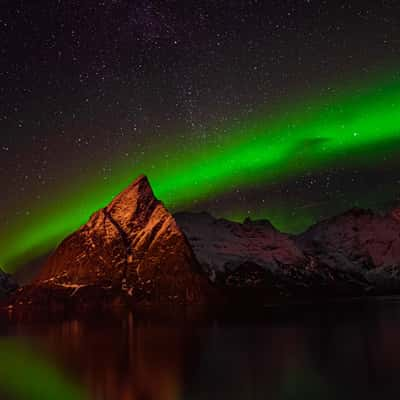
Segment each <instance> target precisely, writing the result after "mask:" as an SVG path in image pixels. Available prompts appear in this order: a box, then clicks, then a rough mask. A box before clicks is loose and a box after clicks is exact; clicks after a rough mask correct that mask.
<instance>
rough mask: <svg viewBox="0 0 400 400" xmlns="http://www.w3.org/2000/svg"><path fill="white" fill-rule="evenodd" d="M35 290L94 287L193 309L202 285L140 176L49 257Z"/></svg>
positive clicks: (191, 258)
mask: <svg viewBox="0 0 400 400" xmlns="http://www.w3.org/2000/svg"><path fill="white" fill-rule="evenodd" d="M35 285H36V286H41V285H42V286H49V285H50V286H52V287H63V288H70V289H71V290H73V295H75V294H76V292H78V291H80V290H82V288H85V286H89V285H92V286H93V285H94V286H97V287H99V286H101V287H103V288H110V289H114V290H121V291H122V292H124V293H126V294H128V295H129V296H130V297H132V298H133V299H135V300H137V301H148V302H151V303H154V302H156V303H157V302H173V303H198V302H203V301H205V292H206V291H207V289H208V281H207V280H206V279H205V278H204V277H203V276H202V275H201V274H200V273H199V266H198V264H197V262H196V260H195V258H194V256H193V253H192V250H191V248H190V246H189V245H188V243H187V240H186V237H185V235H184V234H183V233H182V231H181V230H180V228H179V227H178V226H177V224H176V222H175V219H174V218H173V216H172V215H171V214H170V213H169V212H168V211H167V210H166V209H165V207H164V206H163V204H162V203H161V202H160V201H158V200H157V199H156V198H155V197H154V194H153V191H152V189H151V187H150V185H149V182H148V180H147V178H146V177H145V176H140V177H139V178H138V179H137V180H136V181H135V182H133V183H132V184H131V185H130V186H129V187H128V188H127V189H126V190H125V191H123V192H122V193H121V194H119V195H118V196H117V197H115V199H114V200H113V201H112V202H111V203H110V204H109V205H108V206H107V207H105V208H103V209H102V210H99V211H98V212H96V213H95V214H93V216H92V217H91V218H90V220H89V222H88V223H87V224H85V225H84V226H83V227H81V228H80V229H79V230H78V231H77V232H75V233H73V234H72V235H71V236H69V237H68V238H67V239H65V240H64V241H63V242H62V243H61V245H60V246H59V247H58V248H57V249H56V251H55V252H54V253H53V254H52V255H51V256H50V257H49V259H48V261H47V262H46V263H45V265H44V267H43V269H42V271H41V272H40V274H39V276H38V278H37V280H36V282H35Z"/></svg>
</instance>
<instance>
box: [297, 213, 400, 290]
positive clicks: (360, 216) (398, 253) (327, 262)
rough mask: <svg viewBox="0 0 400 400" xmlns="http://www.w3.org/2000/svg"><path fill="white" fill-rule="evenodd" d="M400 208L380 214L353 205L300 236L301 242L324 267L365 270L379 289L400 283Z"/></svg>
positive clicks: (364, 272) (363, 273)
mask: <svg viewBox="0 0 400 400" xmlns="http://www.w3.org/2000/svg"><path fill="white" fill-rule="evenodd" d="M398 216H399V213H398V210H397V211H396V210H394V211H393V212H391V213H389V214H387V215H380V214H377V213H374V212H372V211H370V210H362V209H353V210H350V211H348V212H346V213H344V214H342V215H339V216H337V217H334V218H331V219H328V220H326V221H322V222H320V223H318V224H316V225H314V226H313V227H311V228H310V229H309V230H308V231H306V232H305V233H303V234H302V235H300V236H298V237H297V239H296V242H297V244H298V245H299V247H300V248H302V249H303V251H304V253H305V254H307V255H312V257H314V258H315V260H316V262H317V263H318V264H319V265H320V266H321V267H326V266H328V267H329V268H331V269H333V270H336V271H343V272H349V271H352V272H354V273H358V274H362V275H363V276H364V277H365V279H366V281H367V282H368V283H369V284H371V285H372V286H373V287H376V288H378V289H379V290H385V289H389V288H390V287H392V288H395V287H397V288H399V287H400V219H399V218H398Z"/></svg>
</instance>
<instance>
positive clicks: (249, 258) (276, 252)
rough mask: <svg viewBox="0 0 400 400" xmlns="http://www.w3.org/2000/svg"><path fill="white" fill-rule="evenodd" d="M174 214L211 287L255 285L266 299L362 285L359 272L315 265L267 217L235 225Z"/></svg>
mask: <svg viewBox="0 0 400 400" xmlns="http://www.w3.org/2000/svg"><path fill="white" fill-rule="evenodd" d="M175 218H176V220H177V222H178V224H179V226H180V227H181V228H182V230H183V232H184V233H185V234H186V236H187V238H188V240H189V243H190V245H191V246H192V249H193V251H194V254H195V256H196V259H197V260H198V262H199V264H200V265H201V267H202V269H203V271H204V272H205V273H206V274H207V275H208V277H209V279H210V280H211V281H212V282H214V283H215V284H216V285H219V286H222V287H225V288H236V289H252V290H256V289H258V290H260V291H263V292H264V296H262V297H265V298H266V299H267V298H269V297H270V296H273V297H275V296H276V295H278V296H280V295H285V296H286V295H293V294H297V295H301V296H312V295H317V294H318V295H320V294H323V295H334V294H347V293H352V292H353V293H359V292H360V291H362V290H363V289H364V286H365V281H364V279H363V277H362V276H361V275H359V274H355V273H353V272H352V271H350V272H347V271H341V270H336V269H334V268H331V267H330V266H329V265H323V264H320V263H318V260H317V259H316V258H315V257H313V255H312V254H307V253H305V252H304V251H303V249H302V247H301V246H299V245H298V244H297V243H296V241H295V238H292V237H291V236H290V235H288V234H285V233H282V232H280V231H278V230H277V229H275V228H274V227H273V226H272V224H271V223H270V222H269V221H267V220H257V221H252V220H250V219H246V220H245V221H244V223H237V222H232V221H228V220H225V219H216V218H214V217H212V216H211V215H209V214H207V213H179V214H176V215H175ZM247 294H248V293H247Z"/></svg>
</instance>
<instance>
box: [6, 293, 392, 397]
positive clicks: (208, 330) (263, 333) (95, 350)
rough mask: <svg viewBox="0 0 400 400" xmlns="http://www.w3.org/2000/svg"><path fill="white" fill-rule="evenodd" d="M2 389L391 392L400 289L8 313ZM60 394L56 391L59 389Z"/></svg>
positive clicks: (122, 393) (94, 393)
mask: <svg viewBox="0 0 400 400" xmlns="http://www.w3.org/2000/svg"><path fill="white" fill-rule="evenodd" d="M0 334H1V338H0V354H1V362H0V398H1V399H3V398H4V399H36V398H37V399H43V400H46V399H47V398H49V399H50V398H54V396H55V395H56V396H57V397H56V398H58V399H65V400H67V399H79V398H81V399H87V400H91V399H96V400H97V399H104V400H114V399H115V400H127V399H137V400H150V399H151V400H203V399H204V400H206V399H207V400H208V399H232V400H242V399H243V400H245V399H246V400H249V399H257V400H258V399H260V400H261V399H266V398H270V399H305V398H307V399H343V398H345V399H346V398H348V399H354V398H363V399H378V398H379V399H385V398H388V399H389V398H390V399H391V398H393V397H394V396H398V395H399V394H400V382H399V379H398V371H399V370H400V299H396V298H391V299H375V300H368V301H362V302H342V303H336V304H329V305H324V306H319V307H314V306H313V307H306V308H305V307H296V308H293V307H288V308H271V309H266V310H265V311H264V312H263V313H262V315H261V314H259V313H258V314H257V315H256V316H247V317H244V316H243V315H241V316H238V315H232V313H231V314H230V315H229V316H227V315H225V316H220V317H218V318H209V319H205V318H202V319H196V318H193V317H192V316H186V317H179V318H174V319H160V318H157V319H155V318H152V319H143V318H137V317H135V315H134V314H133V313H130V312H122V311H120V312H117V313H106V314H96V313H92V314H90V315H85V316H82V315H81V316H79V317H71V316H64V317H62V318H60V316H58V317H57V318H54V317H53V318H43V316H42V317H41V318H38V317H37V316H31V318H29V316H26V315H25V316H23V318H21V317H16V316H15V315H12V314H10V315H9V316H8V317H7V318H4V319H2V320H1V330H0ZM57 393H58V394H57Z"/></svg>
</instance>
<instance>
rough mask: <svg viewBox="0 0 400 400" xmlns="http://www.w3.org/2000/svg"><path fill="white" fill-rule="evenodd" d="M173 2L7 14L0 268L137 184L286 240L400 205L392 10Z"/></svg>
mask: <svg viewBox="0 0 400 400" xmlns="http://www.w3.org/2000/svg"><path fill="white" fill-rule="evenodd" d="M178 3H179V2H178ZM178 3H177V4H175V3H174V2H172V3H171V4H167V3H165V2H159V1H150V0H141V1H137V2H131V1H128V0H115V1H110V2H102V1H101V2H98V1H95V0H89V1H86V2H76V1H73V2H70V3H68V4H67V3H63V4H60V3H57V2H50V1H49V2H46V4H47V7H46V6H43V7H39V6H35V5H34V4H30V3H28V2H26V1H21V2H20V4H16V3H15V2H14V3H13V2H9V4H8V6H7V7H6V8H5V9H6V12H5V13H4V16H3V17H2V18H1V21H0V24H2V26H3V27H4V29H3V31H2V32H1V34H2V35H3V39H4V40H3V43H4V46H3V47H2V49H1V51H2V54H3V56H4V57H2V59H1V61H2V63H3V64H2V68H1V74H0V89H1V91H0V94H1V96H2V97H1V98H2V100H3V101H2V107H1V112H0V131H1V135H2V136H1V143H0V183H1V187H2V188H3V195H2V196H1V197H0V267H2V268H4V269H5V270H7V271H14V270H15V269H16V268H18V267H19V266H20V265H24V264H25V263H27V262H29V261H31V260H34V259H35V258H36V257H39V256H41V255H42V254H45V253H47V252H48V251H49V250H51V249H52V248H53V247H54V246H55V244H56V243H57V242H59V241H60V240H61V239H63V238H64V237H65V236H66V235H67V234H69V233H70V232H72V231H73V230H75V229H76V228H77V227H79V226H80V224H82V223H84V222H86V221H87V219H88V218H89V216H90V215H91V214H92V213H93V212H95V211H96V210H97V209H99V208H101V207H102V206H104V205H105V204H106V203H107V202H108V201H110V200H111V198H112V197H113V196H114V195H116V194H117V193H118V192H119V191H120V190H122V189H124V188H125V187H126V186H127V185H128V184H129V183H130V182H131V181H132V180H133V179H135V178H136V176H137V175H139V174H141V173H144V174H146V175H147V176H148V177H149V180H150V182H151V184H152V186H153V188H154V191H155V193H156V195H157V197H158V198H160V199H161V200H162V201H164V203H165V204H166V205H167V207H168V208H169V209H170V210H171V211H178V210H184V209H188V210H195V211H203V210H205V211H209V212H211V213H213V214H214V215H216V216H220V217H227V218H233V219H235V220H242V219H243V218H245V217H247V216H250V217H251V218H268V219H270V220H271V221H272V222H273V223H274V224H275V225H276V226H277V227H278V228H280V229H282V230H285V231H290V232H298V231H300V230H302V229H304V228H306V227H307V226H309V225H310V224H312V223H314V222H315V221H317V220H320V219H322V218H326V217H328V216H330V215H333V214H335V213H338V212H341V211H343V210H345V209H347V208H349V207H353V206H362V207H376V208H379V209H385V207H387V206H390V204H391V203H392V202H395V201H397V200H398V198H399V194H400V193H399V190H398V188H399V182H400V178H399V177H398V174H397V170H398V168H399V167H400V164H399V160H400V157H399V156H400V140H399V136H400V135H399V128H400V75H399V73H398V66H399V65H400V54H399V50H398V47H399V46H398V41H399V40H400V29H399V27H398V24H397V20H396V18H395V16H396V11H397V9H398V5H396V4H395V3H392V2H387V3H385V4H384V5H381V6H379V5H370V6H368V7H365V5H357V4H355V3H354V2H346V1H344V2H343V4H341V5H340V6H338V5H337V4H336V5H335V4H333V2H332V3H329V2H326V1H322V2H316V1H304V2H290V1H289V2H287V4H286V3H282V2H273V3H271V4H270V3H269V2H260V1H249V2H243V4H242V3H240V4H239V2H233V3H232V4H229V5H226V4H225V3H224V2H218V1H217V2H215V1H204V2H191V1H189V2H186V3H185V6H184V7H183V6H182V7H181V6H180V5H179V4H178ZM189 9H190V12H189V11H188V10H189ZM388 27H390V29H389V28H388Z"/></svg>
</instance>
